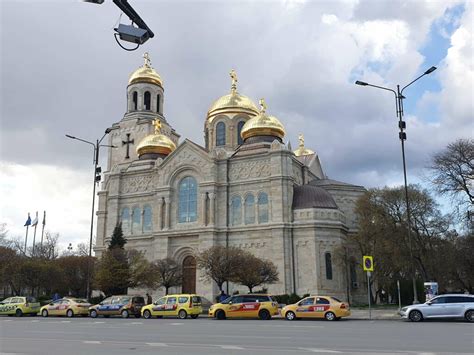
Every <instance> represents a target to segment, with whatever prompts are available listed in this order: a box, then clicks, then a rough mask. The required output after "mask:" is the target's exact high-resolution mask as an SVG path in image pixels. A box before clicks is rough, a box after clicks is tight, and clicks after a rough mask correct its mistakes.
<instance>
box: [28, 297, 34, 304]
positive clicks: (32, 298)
mask: <svg viewBox="0 0 474 355" xmlns="http://www.w3.org/2000/svg"><path fill="white" fill-rule="evenodd" d="M26 302H29V303H35V302H36V298H34V297H26Z"/></svg>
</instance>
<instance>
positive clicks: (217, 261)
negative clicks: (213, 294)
mask: <svg viewBox="0 0 474 355" xmlns="http://www.w3.org/2000/svg"><path fill="white" fill-rule="evenodd" d="M242 253H243V250H242V249H239V248H236V247H227V248H226V247H223V246H213V247H211V248H209V249H206V250H204V251H202V252H201V253H199V254H198V255H197V265H198V267H199V268H200V269H201V270H202V271H203V273H204V278H205V279H206V280H207V281H210V280H213V281H215V283H216V284H217V286H218V287H219V290H222V285H223V284H224V282H228V281H232V280H235V278H236V272H237V270H238V269H239V268H240V267H241V266H242V265H241V260H242V258H241V255H242Z"/></svg>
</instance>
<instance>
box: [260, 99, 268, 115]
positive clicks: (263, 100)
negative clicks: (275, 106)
mask: <svg viewBox="0 0 474 355" xmlns="http://www.w3.org/2000/svg"><path fill="white" fill-rule="evenodd" d="M259 103H260V112H261V113H265V110H266V109H267V104H266V103H265V99H264V98H263V97H262V98H261V99H260V101H259Z"/></svg>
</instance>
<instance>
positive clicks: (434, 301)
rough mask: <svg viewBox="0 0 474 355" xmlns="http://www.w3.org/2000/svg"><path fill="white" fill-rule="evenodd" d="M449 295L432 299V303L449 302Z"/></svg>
mask: <svg viewBox="0 0 474 355" xmlns="http://www.w3.org/2000/svg"><path fill="white" fill-rule="evenodd" d="M446 298H447V297H436V298H433V299H432V300H431V304H441V303H447V302H446Z"/></svg>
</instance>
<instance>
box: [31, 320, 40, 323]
mask: <svg viewBox="0 0 474 355" xmlns="http://www.w3.org/2000/svg"><path fill="white" fill-rule="evenodd" d="M38 322H39V320H32V321H31V323H38Z"/></svg>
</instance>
